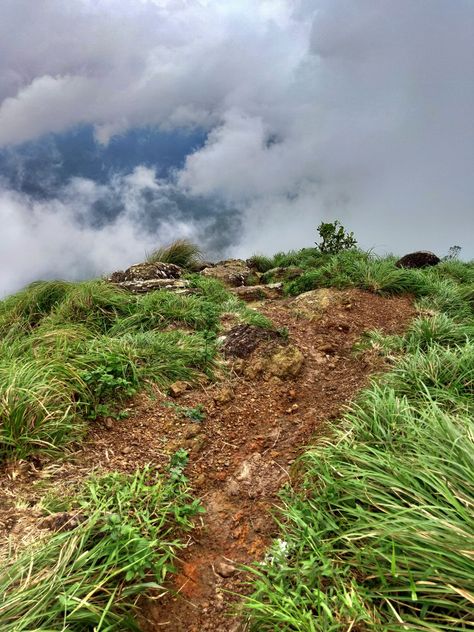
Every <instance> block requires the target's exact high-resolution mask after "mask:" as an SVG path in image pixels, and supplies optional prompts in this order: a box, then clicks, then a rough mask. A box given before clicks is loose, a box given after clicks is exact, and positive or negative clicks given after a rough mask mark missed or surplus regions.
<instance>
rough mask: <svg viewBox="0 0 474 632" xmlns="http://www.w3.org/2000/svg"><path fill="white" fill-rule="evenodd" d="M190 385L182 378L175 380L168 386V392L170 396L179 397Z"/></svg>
mask: <svg viewBox="0 0 474 632" xmlns="http://www.w3.org/2000/svg"><path fill="white" fill-rule="evenodd" d="M189 388H190V386H189V384H188V383H187V382H183V380H177V381H176V382H173V384H171V385H170V387H169V394H170V395H171V397H180V396H181V395H182V394H183V393H185V392H186V391H187V390H189Z"/></svg>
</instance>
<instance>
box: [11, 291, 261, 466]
mask: <svg viewBox="0 0 474 632" xmlns="http://www.w3.org/2000/svg"><path fill="white" fill-rule="evenodd" d="M203 285H204V284H203ZM206 287H207V291H206V290H204V291H203V293H202V295H201V296H179V295H174V294H172V293H168V292H154V293H150V294H147V295H144V296H138V297H136V296H133V295H130V294H128V293H125V292H122V291H118V290H116V289H115V288H114V287H113V286H111V285H109V284H107V283H105V282H103V281H88V282H85V283H60V282H56V281H52V282H51V288H49V284H48V283H46V282H42V283H38V284H33V285H32V286H29V287H28V288H26V289H25V290H23V291H22V292H20V293H19V294H18V295H14V296H12V297H9V298H8V299H6V300H5V301H0V329H1V330H2V331H3V333H4V336H3V338H2V340H1V341H0V414H1V417H0V419H1V424H0V460H1V459H2V458H5V457H7V456H9V455H10V456H13V455H15V456H17V457H20V458H24V457H25V456H27V455H28V453H30V452H33V451H38V450H40V451H49V452H51V451H54V449H57V448H58V447H59V446H61V445H63V444H65V443H69V442H71V441H74V440H77V439H79V438H80V437H81V436H82V433H83V431H84V423H83V420H84V419H95V418H97V417H98V416H102V415H112V416H117V415H119V414H120V413H119V408H120V406H122V405H123V403H124V402H125V400H126V399H127V398H128V397H130V396H131V395H133V393H135V392H136V391H137V389H139V388H140V387H142V386H143V385H144V384H145V383H146V382H147V381H154V382H157V383H159V384H160V385H162V386H166V385H167V384H168V383H169V382H170V381H174V380H176V379H186V380H192V379H194V378H195V377H196V374H197V373H198V372H205V373H207V374H208V375H210V376H212V371H213V367H214V358H215V354H216V342H215V340H216V331H217V328H218V323H219V316H220V314H221V313H222V312H223V311H224V309H227V307H228V306H227V305H225V304H226V302H228V301H229V297H230V295H229V294H228V293H227V292H226V291H225V290H224V289H223V288H222V286H221V285H220V284H219V283H217V285H216V284H211V285H210V284H207V286H206ZM232 298H233V297H232ZM232 307H233V309H234V310H235V311H236V313H237V312H239V314H240V313H241V314H242V315H243V316H249V317H250V310H248V308H247V307H246V306H245V305H244V304H243V303H241V302H240V301H237V300H235V299H234V303H233V305H232ZM253 314H254V313H253V312H252V316H253ZM255 318H257V316H255ZM180 327H181V328H184V329H185V331H182V330H180V329H179V328H180ZM2 328H3V329H2ZM168 329H170V330H169V331H167V330H168Z"/></svg>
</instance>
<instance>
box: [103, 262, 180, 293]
mask: <svg viewBox="0 0 474 632" xmlns="http://www.w3.org/2000/svg"><path fill="white" fill-rule="evenodd" d="M181 274H182V269H181V268H180V267H179V266H176V265H174V264H173V263H160V262H158V263H137V264H135V265H133V266H130V268H127V270H125V271H122V270H119V271H118V272H114V273H113V274H111V275H110V276H109V278H108V281H110V282H111V283H113V284H114V285H117V286H118V287H121V288H122V289H124V290H128V291H129V292H133V293H134V294H144V293H146V292H153V291H154V290H169V291H173V292H177V293H180V294H183V293H190V292H193V290H192V289H191V288H189V285H190V283H189V281H187V280H186V279H181V278H180V277H181Z"/></svg>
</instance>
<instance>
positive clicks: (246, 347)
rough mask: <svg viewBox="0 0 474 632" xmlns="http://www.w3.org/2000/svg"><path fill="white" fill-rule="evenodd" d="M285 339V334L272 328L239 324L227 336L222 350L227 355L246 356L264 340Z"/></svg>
mask: <svg viewBox="0 0 474 632" xmlns="http://www.w3.org/2000/svg"><path fill="white" fill-rule="evenodd" d="M271 340H277V341H283V336H282V335H281V334H280V333H279V332H277V331H273V330H272V329H263V328H262V327H255V326H254V325H237V326H236V327H233V328H232V329H231V330H230V331H229V332H228V334H227V335H226V336H225V339H224V342H223V344H222V352H223V353H224V355H225V356H226V357H234V358H246V357H248V356H249V355H251V353H252V352H253V351H255V349H256V348H257V347H258V346H259V344H260V343H261V342H263V341H271Z"/></svg>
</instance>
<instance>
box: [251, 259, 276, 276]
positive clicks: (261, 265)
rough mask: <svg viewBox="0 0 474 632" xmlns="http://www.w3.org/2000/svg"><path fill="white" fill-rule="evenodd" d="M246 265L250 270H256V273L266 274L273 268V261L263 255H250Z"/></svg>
mask: <svg viewBox="0 0 474 632" xmlns="http://www.w3.org/2000/svg"><path fill="white" fill-rule="evenodd" d="M248 264H249V265H250V267H251V268H254V269H255V270H257V272H268V270H271V269H272V268H273V267H275V266H274V265H273V259H272V258H271V257H266V256H265V255H252V256H251V257H250V259H249V260H248Z"/></svg>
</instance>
